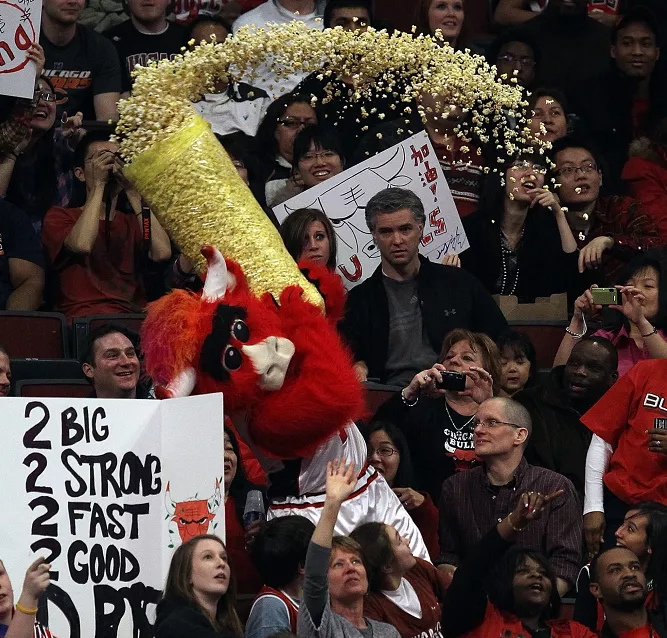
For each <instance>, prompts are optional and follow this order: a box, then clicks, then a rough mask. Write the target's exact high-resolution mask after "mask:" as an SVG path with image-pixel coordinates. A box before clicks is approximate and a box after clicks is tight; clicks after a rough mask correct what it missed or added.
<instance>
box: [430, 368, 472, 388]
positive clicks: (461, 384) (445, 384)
mask: <svg viewBox="0 0 667 638" xmlns="http://www.w3.org/2000/svg"><path fill="white" fill-rule="evenodd" d="M440 375H441V376H442V381H436V382H435V387H436V388H438V389H439V390H465V389H466V375H465V374H462V373H461V372H452V371H451V370H441V371H440Z"/></svg>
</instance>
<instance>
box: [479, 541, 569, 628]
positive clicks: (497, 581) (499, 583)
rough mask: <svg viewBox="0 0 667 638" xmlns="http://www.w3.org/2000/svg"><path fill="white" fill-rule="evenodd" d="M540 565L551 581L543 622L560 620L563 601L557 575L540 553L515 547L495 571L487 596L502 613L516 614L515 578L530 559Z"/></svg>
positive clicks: (503, 558) (502, 559)
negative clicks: (552, 619)
mask: <svg viewBox="0 0 667 638" xmlns="http://www.w3.org/2000/svg"><path fill="white" fill-rule="evenodd" d="M529 558H530V559H532V560H534V561H535V562H537V563H539V564H540V566H541V567H543V568H544V570H545V571H546V573H547V577H548V578H549V580H550V581H551V599H550V601H549V606H548V607H547V609H545V610H544V614H543V616H542V619H543V620H548V619H551V618H558V616H559V614H560V606H561V600H560V595H559V593H558V585H557V582H556V574H555V573H554V570H553V568H552V567H551V565H550V564H549V561H548V560H547V558H546V557H545V556H544V555H543V554H542V553H541V552H538V551H535V550H532V549H526V548H523V547H513V548H512V549H510V550H509V551H508V552H507V553H506V554H505V555H504V556H503V557H502V558H501V559H500V563H499V564H498V566H497V567H496V569H495V571H494V575H493V578H492V579H491V581H490V582H489V586H488V587H487V594H488V597H489V601H490V602H491V604H492V605H494V606H495V607H497V608H498V609H499V610H500V611H504V612H509V613H512V614H516V606H515V601H514V577H515V576H516V572H517V571H518V570H519V569H520V568H521V567H523V566H524V565H525V564H526V561H527V560H528V559H529Z"/></svg>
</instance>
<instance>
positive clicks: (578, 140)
mask: <svg viewBox="0 0 667 638" xmlns="http://www.w3.org/2000/svg"><path fill="white" fill-rule="evenodd" d="M568 148H583V149H584V150H585V151H588V152H589V153H590V155H591V157H592V158H593V161H594V162H595V165H596V166H597V167H598V170H602V156H601V155H600V152H599V150H598V148H597V146H596V145H595V143H594V142H593V141H592V140H590V139H589V138H588V137H587V136H585V135H582V134H581V133H568V134H567V135H566V136H565V137H562V138H560V139H558V140H556V141H555V142H553V143H552V146H551V151H550V154H551V159H552V161H553V163H554V164H555V163H556V155H558V153H560V152H561V151H565V150H567V149H568Z"/></svg>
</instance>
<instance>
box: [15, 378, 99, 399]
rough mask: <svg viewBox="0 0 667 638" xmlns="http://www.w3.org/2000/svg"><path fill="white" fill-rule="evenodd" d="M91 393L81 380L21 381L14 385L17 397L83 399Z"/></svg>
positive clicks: (87, 384)
mask: <svg viewBox="0 0 667 638" xmlns="http://www.w3.org/2000/svg"><path fill="white" fill-rule="evenodd" d="M92 391H93V388H92V386H91V385H90V383H88V382H87V381H84V380H83V379H55V380H54V379H23V380H22V381H19V382H18V383H17V384H16V396H17V397H63V398H67V399H75V398H77V399H78V398H85V397H88V396H90V394H91V392H92Z"/></svg>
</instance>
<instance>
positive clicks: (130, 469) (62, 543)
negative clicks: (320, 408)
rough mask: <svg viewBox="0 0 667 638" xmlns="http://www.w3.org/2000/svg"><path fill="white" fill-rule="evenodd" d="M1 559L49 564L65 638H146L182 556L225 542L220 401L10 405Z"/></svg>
mask: <svg viewBox="0 0 667 638" xmlns="http://www.w3.org/2000/svg"><path fill="white" fill-rule="evenodd" d="M0 421H1V423H2V427H1V429H0V437H1V438H0V441H1V442H2V451H3V454H2V466H3V473H2V488H1V489H0V508H1V510H2V511H3V512H5V520H4V522H3V524H2V526H1V527H0V560H2V561H3V562H4V564H5V567H6V569H7V571H8V573H9V576H10V579H11V581H12V584H13V587H14V594H15V598H16V599H17V600H18V597H19V595H20V591H21V585H22V583H23V578H24V575H25V571H26V569H27V568H28V566H29V565H30V563H31V562H32V561H33V560H34V559H35V558H37V557H39V556H44V557H45V558H46V560H47V561H48V562H50V563H51V565H52V568H51V569H52V571H51V585H50V586H49V588H48V589H47V591H46V594H45V596H44V597H43V601H42V604H41V605H40V613H39V618H40V620H42V621H46V623H47V624H48V626H49V628H50V629H51V631H52V632H53V634H54V635H56V636H58V638H68V637H69V638H116V637H121V636H122V637H129V636H133V637H134V638H148V637H150V636H152V635H153V628H152V626H151V623H152V622H153V620H154V617H155V604H156V603H157V601H158V599H159V596H160V591H161V589H162V588H163V586H164V582H165V579H166V575H167V571H168V569H169V562H170V560H171V556H172V554H173V552H174V548H175V547H178V545H180V544H181V543H183V542H185V541H187V540H188V539H190V538H192V537H194V536H198V535H200V534H205V533H214V534H217V535H218V536H220V537H221V538H223V539H224V527H225V525H224V504H223V503H224V501H223V498H222V493H223V491H224V461H223V409H222V395H221V394H210V395H203V396H196V397H188V398H185V399H172V400H169V401H148V400H147V401H141V400H101V399H50V398H49V399H9V398H8V399H3V400H2V402H1V403H0Z"/></svg>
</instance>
